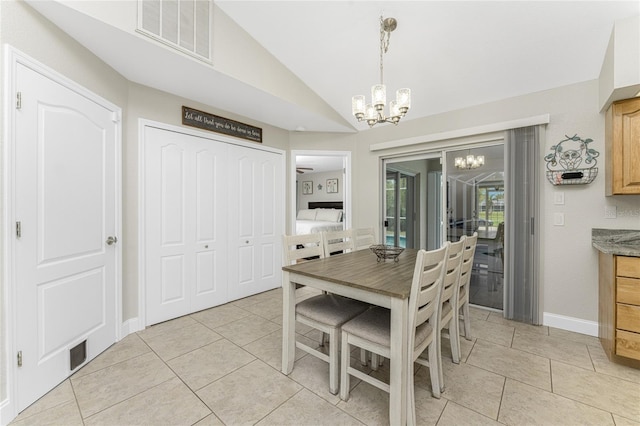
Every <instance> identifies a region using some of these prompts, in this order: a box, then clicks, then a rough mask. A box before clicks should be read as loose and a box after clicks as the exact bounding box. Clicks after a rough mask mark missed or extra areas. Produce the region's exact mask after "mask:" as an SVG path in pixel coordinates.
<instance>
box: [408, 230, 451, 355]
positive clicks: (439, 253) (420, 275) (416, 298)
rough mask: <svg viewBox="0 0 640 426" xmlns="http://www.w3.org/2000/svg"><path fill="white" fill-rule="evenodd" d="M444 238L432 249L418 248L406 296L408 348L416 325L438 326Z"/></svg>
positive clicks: (444, 248)
mask: <svg viewBox="0 0 640 426" xmlns="http://www.w3.org/2000/svg"><path fill="white" fill-rule="evenodd" d="M450 244H451V243H449V242H448V241H447V242H445V243H444V245H443V246H442V247H441V248H439V249H436V250H430V251H425V250H420V251H419V252H418V255H417V257H416V266H415V269H414V270H413V281H412V283H411V293H410V295H409V348H411V349H413V347H414V342H415V332H416V328H417V327H419V326H420V325H422V324H424V323H425V322H426V321H429V322H430V324H431V326H432V327H433V329H434V330H437V329H438V327H439V318H438V316H439V315H440V310H439V309H438V306H439V301H440V292H441V290H442V283H443V281H444V275H445V272H446V264H447V256H448V253H449V245H450Z"/></svg>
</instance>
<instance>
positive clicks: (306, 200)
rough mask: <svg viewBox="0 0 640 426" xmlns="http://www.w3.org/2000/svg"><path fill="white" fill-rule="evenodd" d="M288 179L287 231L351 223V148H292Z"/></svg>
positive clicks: (344, 225) (334, 227) (315, 229)
mask: <svg viewBox="0 0 640 426" xmlns="http://www.w3.org/2000/svg"><path fill="white" fill-rule="evenodd" d="M290 183H291V185H290V188H291V193H290V200H291V209H290V218H291V220H290V221H289V222H290V223H289V229H288V233H289V234H304V233H310V232H318V231H320V230H336V229H347V228H350V227H351V208H350V207H351V152H348V151H292V152H291V165H290ZM325 228H326V229H325Z"/></svg>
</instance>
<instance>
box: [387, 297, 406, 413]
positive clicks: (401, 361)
mask: <svg viewBox="0 0 640 426" xmlns="http://www.w3.org/2000/svg"><path fill="white" fill-rule="evenodd" d="M408 310H409V306H408V300H407V299H404V300H402V299H396V298H393V299H391V348H390V349H391V360H390V362H391V374H390V380H389V385H390V392H389V423H390V424H392V425H405V424H406V422H407V380H408V379H407V374H409V373H408V371H409V367H411V366H407V360H408V355H407V340H408V336H407V333H408V331H407V318H408Z"/></svg>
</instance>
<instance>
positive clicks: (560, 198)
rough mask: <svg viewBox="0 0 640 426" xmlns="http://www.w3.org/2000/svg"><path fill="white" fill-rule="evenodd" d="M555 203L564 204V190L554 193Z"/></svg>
mask: <svg viewBox="0 0 640 426" xmlns="http://www.w3.org/2000/svg"><path fill="white" fill-rule="evenodd" d="M553 204H555V205H556V206H561V205H563V204H564V192H555V193H554V194H553Z"/></svg>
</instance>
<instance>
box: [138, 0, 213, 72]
mask: <svg viewBox="0 0 640 426" xmlns="http://www.w3.org/2000/svg"><path fill="white" fill-rule="evenodd" d="M212 12H213V2H212V0H138V31H139V32H140V33H142V34H144V35H146V36H149V37H151V38H153V39H155V40H158V41H160V42H162V43H164V44H166V45H168V46H171V47H173V48H175V49H178V50H180V51H181V52H184V53H187V54H189V55H191V56H194V57H196V58H198V59H201V60H204V61H205V62H208V63H211V27H212V25H211V24H212V21H213V19H212Z"/></svg>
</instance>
